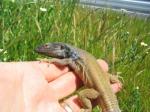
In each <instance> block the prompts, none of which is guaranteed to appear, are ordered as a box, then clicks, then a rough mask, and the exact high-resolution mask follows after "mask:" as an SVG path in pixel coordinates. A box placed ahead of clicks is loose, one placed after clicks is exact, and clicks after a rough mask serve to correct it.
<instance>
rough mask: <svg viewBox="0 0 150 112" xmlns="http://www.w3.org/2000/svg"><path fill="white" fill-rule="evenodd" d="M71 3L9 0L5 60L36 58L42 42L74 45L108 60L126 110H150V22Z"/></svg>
mask: <svg viewBox="0 0 150 112" xmlns="http://www.w3.org/2000/svg"><path fill="white" fill-rule="evenodd" d="M71 1H72V0H68V2H66V3H64V2H59V0H56V1H55V0H54V1H53V2H48V1H45V2H38V3H31V2H30V3H29V2H28V3H27V2H26V3H23V2H22V3H21V2H19V3H18V2H8V1H3V2H2V3H1V6H0V61H26V60H27V61H30V60H36V59H37V58H39V56H38V55H37V54H36V53H35V52H34V48H35V47H36V46H38V45H39V44H42V43H47V42H58V41H59V42H65V43H70V44H73V45H75V46H77V47H80V48H82V49H85V50H87V51H89V52H90V53H92V54H93V55H94V56H95V57H96V58H103V59H105V60H106V61H107V62H108V63H109V65H110V72H111V73H117V74H119V75H120V76H121V77H122V78H121V79H122V81H123V85H124V87H123V90H122V91H121V92H120V93H119V94H118V99H119V103H120V107H121V109H122V112H150V106H149V104H150V20H149V19H144V18H142V19H141V18H140V19H139V18H137V17H135V16H134V17H131V16H130V17H129V16H128V15H126V14H124V13H122V14H119V13H117V12H113V11H110V10H100V9H99V10H98V9H90V8H87V7H86V8H85V7H81V6H79V5H77V4H75V3H74V2H71ZM93 112H98V109H97V108H95V109H94V110H93Z"/></svg>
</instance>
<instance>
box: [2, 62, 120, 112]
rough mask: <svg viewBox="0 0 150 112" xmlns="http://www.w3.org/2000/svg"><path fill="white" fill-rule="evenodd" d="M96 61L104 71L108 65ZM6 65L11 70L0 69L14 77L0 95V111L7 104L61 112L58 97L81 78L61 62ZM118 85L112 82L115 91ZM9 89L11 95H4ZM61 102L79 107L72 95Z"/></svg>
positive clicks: (28, 111) (30, 111) (29, 111)
mask: <svg viewBox="0 0 150 112" xmlns="http://www.w3.org/2000/svg"><path fill="white" fill-rule="evenodd" d="M98 62H99V64H100V66H101V67H102V68H103V70H104V71H106V72H107V71H108V65H107V64H106V63H105V62H104V61H102V60H99V61H98ZM10 66H13V68H15V70H11V71H10V72H8V71H7V72H6V71H5V70H4V71H3V72H4V73H3V72H1V73H3V74H6V76H7V74H9V75H10V74H11V76H14V77H15V81H11V82H13V84H12V85H13V86H12V87H10V88H9V90H8V91H5V93H4V94H2V95H1V96H0V99H3V101H4V102H2V103H0V107H1V106H2V105H3V108H1V109H0V111H1V110H2V111H1V112H4V111H3V110H8V108H9V109H10V108H11V110H13V111H15V112H65V110H64V108H63V107H62V106H61V104H60V103H59V100H60V99H62V98H64V97H66V96H68V95H70V94H71V93H73V92H74V91H76V89H77V88H79V87H80V86H81V85H82V83H81V80H79V78H78V77H77V76H76V75H74V73H73V72H72V71H70V70H69V69H68V67H65V66H64V67H58V66H55V65H54V64H47V63H43V62H41V63H39V62H38V61H36V62H16V63H15V62H14V63H11V65H10ZM13 68H12V69H13ZM6 69H8V66H7V68H6ZM16 74H17V75H16ZM9 79H10V80H12V79H13V77H10V76H9ZM6 86H8V84H7V85H6ZM120 88H121V85H120V84H118V83H116V84H112V89H113V91H114V92H115V93H116V92H118V91H120ZM0 90H1V86H0ZM14 91H15V92H14ZM11 93H12V94H13V95H11V97H8V96H10V94H11ZM65 102H67V104H69V106H71V108H72V109H73V110H74V111H75V112H78V111H79V110H80V108H81V104H80V102H79V99H78V97H77V96H76V95H75V96H72V97H70V98H68V99H65ZM4 104H9V106H8V105H6V106H7V107H6V106H5V105H4ZM12 104H13V105H12ZM5 112H6V111H5Z"/></svg>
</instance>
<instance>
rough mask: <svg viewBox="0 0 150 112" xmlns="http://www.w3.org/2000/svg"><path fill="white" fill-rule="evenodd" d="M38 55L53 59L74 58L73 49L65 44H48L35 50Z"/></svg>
mask: <svg viewBox="0 0 150 112" xmlns="http://www.w3.org/2000/svg"><path fill="white" fill-rule="evenodd" d="M35 51H36V52H37V53H40V54H43V55H46V56H50V57H53V58H60V59H62V58H70V57H71V56H72V54H71V52H70V51H71V49H70V48H69V47H68V45H67V44H64V43H59V42H57V43H46V44H44V45H41V46H39V47H37V48H36V49H35Z"/></svg>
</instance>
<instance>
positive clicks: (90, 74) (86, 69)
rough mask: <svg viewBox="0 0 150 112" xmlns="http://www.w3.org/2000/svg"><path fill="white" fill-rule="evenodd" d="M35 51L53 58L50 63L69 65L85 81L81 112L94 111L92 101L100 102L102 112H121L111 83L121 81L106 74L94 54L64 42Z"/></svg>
mask: <svg viewBox="0 0 150 112" xmlns="http://www.w3.org/2000/svg"><path fill="white" fill-rule="evenodd" d="M35 51H36V52H37V53H39V54H42V55H45V56H48V57H52V58H53V59H51V60H48V61H49V62H50V63H55V64H58V65H68V66H69V67H70V68H71V69H72V70H73V71H74V72H75V73H76V74H77V75H78V76H79V78H80V79H81V80H82V81H83V84H84V86H85V88H84V89H83V90H80V91H79V92H78V97H79V98H80V99H81V101H82V102H83V104H84V106H83V108H82V109H81V112H91V111H92V103H91V100H92V99H96V101H98V103H99V104H98V105H99V106H100V107H101V108H102V112H121V110H120V108H119V104H118V100H117V97H116V95H115V94H114V92H113V91H112V88H111V86H110V82H118V81H119V80H118V79H117V78H115V77H113V76H114V75H109V74H107V73H106V72H104V71H103V70H102V68H101V67H100V66H99V64H98V63H97V61H96V58H95V57H94V56H93V55H92V54H90V53H89V52H87V51H85V50H82V49H80V48H77V47H74V46H72V45H70V44H66V43H62V42H53V43H46V44H43V45H40V46H38V47H37V48H36V49H35Z"/></svg>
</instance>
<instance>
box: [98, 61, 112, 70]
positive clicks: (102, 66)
mask: <svg viewBox="0 0 150 112" xmlns="http://www.w3.org/2000/svg"><path fill="white" fill-rule="evenodd" d="M97 62H98V64H99V65H100V67H101V68H102V69H103V70H104V71H105V72H108V70H109V68H108V64H107V63H106V61H104V60H102V59H98V60H97Z"/></svg>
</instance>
